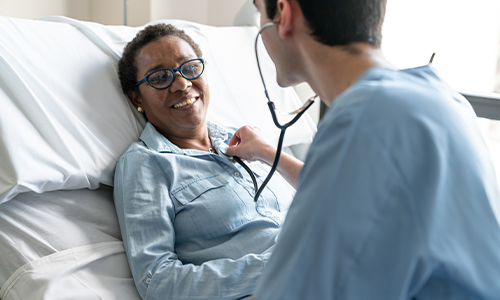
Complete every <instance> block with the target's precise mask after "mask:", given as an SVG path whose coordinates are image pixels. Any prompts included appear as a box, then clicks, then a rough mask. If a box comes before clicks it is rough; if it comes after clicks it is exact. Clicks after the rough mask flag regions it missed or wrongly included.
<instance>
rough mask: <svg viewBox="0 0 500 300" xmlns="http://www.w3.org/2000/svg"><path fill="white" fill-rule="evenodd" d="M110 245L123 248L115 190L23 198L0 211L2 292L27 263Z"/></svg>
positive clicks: (20, 195)
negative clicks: (13, 275) (55, 254)
mask: <svg viewBox="0 0 500 300" xmlns="http://www.w3.org/2000/svg"><path fill="white" fill-rule="evenodd" d="M107 242H120V243H121V234H120V228H119V226H118V219H117V217H116V211H115V208H114V204H113V189H112V188H111V187H109V186H104V185H103V186H101V187H100V188H99V189H97V190H89V189H79V190H72V191H67V190H66V191H52V192H46V193H43V194H37V193H34V192H26V193H21V194H19V195H18V196H16V197H15V198H14V199H12V200H11V201H9V202H7V203H4V204H2V205H0V245H1V246H0V286H3V285H4V284H5V282H6V281H7V279H8V278H9V277H10V276H11V275H12V274H13V273H14V272H15V271H16V270H18V269H19V268H21V267H22V266H24V265H25V264H27V263H30V262H32V261H36V260H38V259H40V258H42V257H45V256H48V255H52V254H54V253H56V252H60V251H65V250H68V249H73V248H77V247H82V246H88V245H93V244H98V243H107Z"/></svg>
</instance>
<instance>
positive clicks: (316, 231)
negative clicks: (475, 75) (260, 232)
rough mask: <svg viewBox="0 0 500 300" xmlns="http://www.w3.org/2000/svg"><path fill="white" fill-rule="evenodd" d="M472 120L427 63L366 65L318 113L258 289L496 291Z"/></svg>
mask: <svg viewBox="0 0 500 300" xmlns="http://www.w3.org/2000/svg"><path fill="white" fill-rule="evenodd" d="M476 122H477V121H476V116H475V114H474V111H473V110H472V107H471V106H470V104H469V103H468V102H467V100H466V99H465V98H464V97H462V96H461V95H459V94H458V93H456V92H454V91H453V90H452V89H451V88H450V87H449V86H448V85H447V84H446V83H444V82H443V81H442V80H441V79H440V78H439V77H438V75H436V73H435V72H434V69H433V68H432V67H431V66H425V67H420V68H415V69H408V70H388V69H382V68H374V69H370V70H368V71H366V72H365V73H364V74H363V75H362V76H361V77H360V78H359V79H358V80H357V82H356V83H355V84H354V85H353V86H351V87H350V88H349V89H348V90H346V91H345V92H344V93H343V94H342V95H340V96H339V97H338V98H337V99H335V101H334V102H333V103H332V105H331V106H330V108H329V109H328V111H327V112H326V115H325V117H324V119H323V120H322V121H321V123H320V126H319V128H318V133H317V135H316V136H315V138H314V141H313V143H312V145H311V147H310V150H309V153H308V155H307V157H306V160H305V164H304V167H303V169H302V172H301V174H300V176H299V182H298V187H297V194H296V196H295V199H294V201H293V203H292V205H291V207H290V211H289V213H288V216H287V220H286V221H285V224H284V226H283V230H282V232H281V235H280V240H279V242H278V243H277V245H276V247H275V250H274V252H273V255H272V257H271V259H270V261H269V263H268V265H267V266H266V269H265V270H264V273H263V274H262V277H261V279H260V281H259V284H258V287H257V288H256V292H255V296H256V299H257V300H271V299H272V300H280V299H283V300H284V299H287V300H290V299H292V300H293V299H342V300H350V299H352V300H360V299H392V300H395V299H401V300H404V299H420V300H431V299H432V300H435V299H500V227H499V224H498V222H497V220H496V218H495V214H494V212H493V210H492V206H491V205H490V201H491V202H495V203H498V201H499V200H500V199H499V193H498V187H497V183H496V178H495V172H494V169H493V166H492V163H491V159H490V154H489V151H488V149H487V147H486V144H485V142H484V139H483V137H482V135H481V132H480V131H479V128H478V126H477V123H476Z"/></svg>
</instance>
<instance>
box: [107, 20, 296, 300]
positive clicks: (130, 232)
mask: <svg viewBox="0 0 500 300" xmlns="http://www.w3.org/2000/svg"><path fill="white" fill-rule="evenodd" d="M201 57H202V53H201V50H200V49H199V47H198V45H196V43H194V42H193V40H192V39H191V38H190V37H189V36H187V35H186V34H185V33H184V32H183V31H181V30H178V29H176V28H175V27H173V26H171V25H165V24H158V25H154V26H148V27H146V28H145V29H144V30H143V31H141V32H139V33H138V34H137V36H136V37H135V38H134V40H132V41H131V42H130V43H129V44H128V45H127V46H126V48H125V50H124V53H123V57H122V59H121V60H120V62H119V77H120V83H121V85H122V89H123V92H124V93H125V94H126V95H127V96H128V98H129V99H130V101H131V102H132V103H133V105H134V106H135V107H136V108H137V110H138V111H139V112H141V113H144V114H145V116H146V118H147V120H148V123H147V125H146V127H145V129H144V131H143V133H142V134H141V137H140V141H138V142H135V143H133V144H132V145H131V146H130V147H129V148H128V149H127V150H126V151H125V152H124V153H123V154H122V156H121V157H120V159H119V162H118V164H117V168H116V173H115V189H114V197H115V205H116V209H117V213H118V218H119V222H120V228H121V231H122V235H123V242H124V245H125V249H126V252H127V257H128V260H129V263H130V267H131V270H132V274H133V277H134V281H135V283H136V286H137V289H138V291H139V293H140V295H141V296H142V297H143V298H144V299H238V298H241V297H244V296H247V295H250V294H251V293H252V291H253V288H254V286H255V283H256V281H257V279H258V278H259V276H260V274H261V272H262V269H263V267H264V265H265V263H266V262H267V260H268V258H269V257H270V254H271V252H270V251H266V249H269V248H270V247H272V246H273V245H274V244H275V243H276V240H277V238H278V234H279V232H280V230H281V226H282V223H283V221H284V218H285V215H286V212H287V211H288V207H289V205H290V203H291V200H292V197H293V194H294V192H295V190H294V189H293V188H292V187H291V186H290V185H289V184H288V183H287V182H286V181H285V180H284V179H283V178H282V177H280V176H279V175H275V177H274V178H273V180H271V182H270V184H269V185H268V187H266V189H265V191H264V192H263V193H262V195H261V196H260V198H259V200H258V201H257V202H256V203H255V202H254V201H253V195H254V187H253V184H252V180H251V177H250V175H249V174H248V173H247V172H246V171H245V169H244V168H243V167H241V166H240V165H239V164H236V163H234V162H233V160H232V158H231V157H228V156H226V155H225V150H226V149H227V147H228V142H229V140H230V139H231V137H232V131H230V130H228V129H226V128H223V127H221V126H218V125H216V124H214V123H211V122H208V121H206V120H205V117H206V113H207V108H208V105H209V102H210V93H209V88H208V84H207V78H206V76H205V74H204V73H203V71H204V67H205V65H204V61H203V59H201ZM167 69H172V70H167ZM249 128H250V127H249ZM249 166H250V168H251V169H252V171H253V172H255V175H256V176H257V178H258V179H257V180H258V182H259V183H261V182H262V179H264V177H265V175H267V172H268V170H269V167H268V166H266V165H263V164H261V163H259V162H253V163H251V164H250V165H249Z"/></svg>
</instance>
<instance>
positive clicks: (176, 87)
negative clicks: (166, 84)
mask: <svg viewBox="0 0 500 300" xmlns="http://www.w3.org/2000/svg"><path fill="white" fill-rule="evenodd" d="M192 85H193V83H192V82H191V80H188V79H186V78H184V77H182V75H181V73H179V72H175V78H174V82H172V85H171V86H170V91H171V92H172V93H175V92H176V91H185V90H186V89H187V88H188V87H190V86H192Z"/></svg>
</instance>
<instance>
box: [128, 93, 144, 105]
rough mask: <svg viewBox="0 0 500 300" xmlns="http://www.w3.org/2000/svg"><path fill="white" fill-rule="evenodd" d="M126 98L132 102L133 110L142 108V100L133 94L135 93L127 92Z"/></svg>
mask: <svg viewBox="0 0 500 300" xmlns="http://www.w3.org/2000/svg"><path fill="white" fill-rule="evenodd" d="M127 97H128V99H129V100H130V101H131V102H132V104H133V105H134V107H135V108H139V107H142V101H141V100H142V99H141V97H140V96H139V95H138V94H137V93H136V92H135V91H133V90H132V91H128V92H127Z"/></svg>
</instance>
